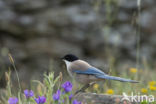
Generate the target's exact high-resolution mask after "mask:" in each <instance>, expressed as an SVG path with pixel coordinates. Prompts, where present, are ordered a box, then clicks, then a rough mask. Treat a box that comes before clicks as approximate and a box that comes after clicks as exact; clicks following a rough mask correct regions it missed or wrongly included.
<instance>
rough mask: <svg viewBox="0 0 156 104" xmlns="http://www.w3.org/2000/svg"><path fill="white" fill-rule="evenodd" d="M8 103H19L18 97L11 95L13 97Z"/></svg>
mask: <svg viewBox="0 0 156 104" xmlns="http://www.w3.org/2000/svg"><path fill="white" fill-rule="evenodd" d="M8 103H9V104H17V103H18V99H17V98H13V97H11V98H9V100H8Z"/></svg>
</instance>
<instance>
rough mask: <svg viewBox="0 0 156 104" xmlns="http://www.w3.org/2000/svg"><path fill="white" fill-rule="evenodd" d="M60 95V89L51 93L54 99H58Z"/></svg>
mask: <svg viewBox="0 0 156 104" xmlns="http://www.w3.org/2000/svg"><path fill="white" fill-rule="evenodd" d="M60 95H61V91H60V90H57V92H56V93H55V94H54V95H53V99H54V100H59V99H60Z"/></svg>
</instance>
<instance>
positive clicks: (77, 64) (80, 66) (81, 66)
mask: <svg viewBox="0 0 156 104" xmlns="http://www.w3.org/2000/svg"><path fill="white" fill-rule="evenodd" d="M89 67H91V65H89V64H88V63H87V62H85V61H82V60H77V61H74V62H72V65H70V67H69V68H70V69H71V70H86V69H88V68H89Z"/></svg>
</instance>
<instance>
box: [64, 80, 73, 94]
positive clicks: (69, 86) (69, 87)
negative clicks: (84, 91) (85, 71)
mask: <svg viewBox="0 0 156 104" xmlns="http://www.w3.org/2000/svg"><path fill="white" fill-rule="evenodd" d="M62 88H64V91H65V92H70V91H71V90H72V83H71V82H69V81H66V82H65V83H63V84H62Z"/></svg>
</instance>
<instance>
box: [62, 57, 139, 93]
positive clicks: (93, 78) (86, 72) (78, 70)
mask: <svg viewBox="0 0 156 104" xmlns="http://www.w3.org/2000/svg"><path fill="white" fill-rule="evenodd" d="M61 59H62V60H63V61H64V62H65V64H66V68H67V71H68V73H69V75H70V77H71V78H74V79H75V80H76V81H78V82H80V83H81V84H85V86H84V87H83V88H82V89H83V90H85V89H86V88H88V87H89V86H90V85H91V84H94V83H96V82H97V81H102V80H115V81H120V82H130V83H138V81H135V80H131V79H125V78H121V77H115V76H110V75H108V74H106V73H104V72H103V71H101V70H100V69H98V68H96V67H94V66H92V65H90V64H89V63H88V62H86V61H83V60H81V59H79V58H78V57H77V56H75V55H73V54H66V55H65V56H63V57H62V58H61ZM81 91H82V90H81Z"/></svg>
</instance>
